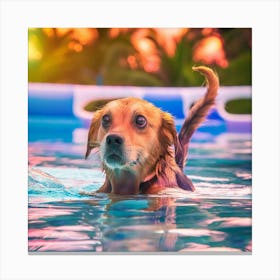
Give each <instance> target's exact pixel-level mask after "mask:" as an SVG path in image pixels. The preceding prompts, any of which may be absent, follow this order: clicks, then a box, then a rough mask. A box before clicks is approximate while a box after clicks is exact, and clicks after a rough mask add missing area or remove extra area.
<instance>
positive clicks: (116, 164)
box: [86, 98, 177, 194]
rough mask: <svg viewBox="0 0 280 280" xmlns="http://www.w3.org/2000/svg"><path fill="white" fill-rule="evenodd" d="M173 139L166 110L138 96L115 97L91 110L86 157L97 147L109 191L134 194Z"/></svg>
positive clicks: (175, 139) (171, 123)
mask: <svg viewBox="0 0 280 280" xmlns="http://www.w3.org/2000/svg"><path fill="white" fill-rule="evenodd" d="M176 141H177V133H176V129H175V125H174V120H173V118H172V116H171V115H170V114H169V113H166V112H163V111H161V110H160V109H159V108H157V107H155V106H154V105H153V104H151V103H149V102H147V101H145V100H142V99H138V98H124V99H118V100H114V101H111V102H109V103H107V104H106V105H105V106H104V107H103V108H102V109H101V110H99V111H96V112H95V113H94V117H93V120H92V122H91V126H90V130H89V133H88V144H87V151H86V158H87V157H88V156H89V154H90V152H91V150H92V149H93V148H98V149H99V152H100V158H101V162H102V165H103V169H104V170H105V173H106V177H107V178H106V179H107V180H108V181H109V182H110V184H111V186H112V192H113V193H117V194H136V193H138V192H139V185H140V184H141V182H145V181H146V180H147V179H148V178H150V177H152V176H153V175H154V174H155V172H156V165H157V162H158V161H159V160H160V159H161V158H163V157H165V155H166V154H168V153H172V145H176Z"/></svg>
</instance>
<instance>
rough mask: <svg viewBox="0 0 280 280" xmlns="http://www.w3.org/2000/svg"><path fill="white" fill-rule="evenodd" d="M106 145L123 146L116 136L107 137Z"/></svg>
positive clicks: (121, 139)
mask: <svg viewBox="0 0 280 280" xmlns="http://www.w3.org/2000/svg"><path fill="white" fill-rule="evenodd" d="M106 144H107V145H110V146H113V145H114V146H121V145H122V144H123V138H122V137H120V136H118V135H116V134H111V135H108V136H107V138H106Z"/></svg>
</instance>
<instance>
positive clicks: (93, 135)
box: [85, 110, 102, 159]
mask: <svg viewBox="0 0 280 280" xmlns="http://www.w3.org/2000/svg"><path fill="white" fill-rule="evenodd" d="M101 116H102V111H101V110H99V111H96V112H95V113H94V115H93V119H92V121H91V125H90V129H89V132H88V141H87V151H86V154H85V159H87V157H88V156H89V154H90V152H91V150H92V149H93V148H96V147H98V144H97V142H96V140H97V134H98V129H99V127H100V123H101Z"/></svg>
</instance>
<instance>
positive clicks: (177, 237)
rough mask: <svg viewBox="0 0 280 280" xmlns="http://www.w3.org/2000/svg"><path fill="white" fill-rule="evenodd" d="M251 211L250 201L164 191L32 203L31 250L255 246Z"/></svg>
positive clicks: (241, 248) (246, 248)
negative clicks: (170, 194)
mask: <svg viewBox="0 0 280 280" xmlns="http://www.w3.org/2000/svg"><path fill="white" fill-rule="evenodd" d="M37 206H38V205H37ZM240 214H241V215H242V217H241V216H240ZM250 215H251V208H250V203H249V201H246V200H236V201H231V205H228V201H220V200H200V199H185V198H183V199H179V198H176V199H174V198H172V197H163V198H162V197H159V196H158V197H157V196H154V197H149V196H140V197H137V196H127V197H125V198H123V197H118V196H110V195H103V196H102V197H100V195H99V196H98V197H93V198H92V199H90V200H87V201H68V202H51V203H45V204H43V205H42V204H40V207H36V205H30V208H29V251H75V252H77V251H78V252H81V251H95V252H188V251H190V252H193V251H197V252H202V251H205V252H207V251H229V252H231V251H240V252H242V251H251V216H250ZM38 221H39V222H38ZM237 232H238V234H236V233H237Z"/></svg>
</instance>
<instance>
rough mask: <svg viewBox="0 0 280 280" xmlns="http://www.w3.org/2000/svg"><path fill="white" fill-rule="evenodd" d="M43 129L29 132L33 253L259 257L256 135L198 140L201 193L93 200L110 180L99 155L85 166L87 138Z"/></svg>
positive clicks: (194, 158) (201, 135)
mask: <svg viewBox="0 0 280 280" xmlns="http://www.w3.org/2000/svg"><path fill="white" fill-rule="evenodd" d="M37 127H38V124H36V123H32V124H31V125H30V126H29V132H30V135H32V137H30V135H29V146H28V148H29V174H28V204H29V207H28V218H29V227H28V249H29V252H35V251H38V252H122V253H126V252H150V253H156V252H176V253H181V252H182V253H190V252H198V253H209V252H211V253H217V252H220V253H231V254H233V253H244V254H245V253H250V252H251V251H252V195H251V193H252V188H251V185H252V172H251V134H250V133H241V134H239V133H220V134H218V135H212V134H211V133H206V132H197V133H196V134H195V135H194V137H193V140H192V142H191V146H190V154H189V161H188V164H187V166H186V168H185V172H186V174H188V175H189V177H190V178H191V179H192V180H193V183H194V185H195V187H196V191H195V192H194V193H189V192H185V191H178V190H173V191H170V192H167V193H166V194H164V195H130V196H117V195H112V194H102V193H99V194H96V195H88V193H89V192H93V191H95V190H97V189H98V188H99V187H100V186H101V184H102V183H103V181H104V175H103V173H102V172H101V170H100V168H99V160H98V157H97V156H94V155H93V156H91V157H90V159H88V160H85V159H84V153H85V145H86V143H85V141H86V131H83V130H82V129H72V130H71V129H70V130H69V131H71V133H72V134H71V135H72V136H73V137H72V140H71V139H70V138H71V137H68V136H69V135H68V136H67V137H60V138H59V137H55V135H60V134H59V133H62V132H61V131H62V129H63V126H61V127H60V128H61V129H60V128H59V127H57V125H56V129H57V131H58V134H54V133H53V131H51V129H50V130H48V129H46V128H50V126H49V125H44V124H43V125H42V123H41V126H40V127H41V131H39V130H38V129H37ZM35 131H36V133H37V134H36V133H35ZM42 131H43V132H42ZM46 135H48V137H45V136H46ZM77 135H78V137H77ZM64 136H65V135H64ZM69 139H70V140H69ZM75 139H76V140H75ZM77 139H80V140H79V141H77Z"/></svg>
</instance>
